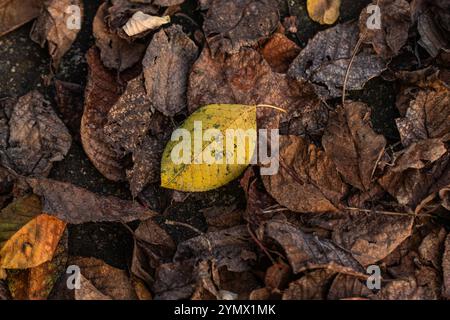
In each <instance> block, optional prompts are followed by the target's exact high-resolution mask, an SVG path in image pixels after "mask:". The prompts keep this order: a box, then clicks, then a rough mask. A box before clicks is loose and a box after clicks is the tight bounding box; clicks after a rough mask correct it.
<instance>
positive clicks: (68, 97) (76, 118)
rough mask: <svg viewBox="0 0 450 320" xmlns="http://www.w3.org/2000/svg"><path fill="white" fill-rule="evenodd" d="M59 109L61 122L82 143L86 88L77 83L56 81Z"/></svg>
mask: <svg viewBox="0 0 450 320" xmlns="http://www.w3.org/2000/svg"><path fill="white" fill-rule="evenodd" d="M55 90H56V102H57V109H58V111H59V113H60V114H61V120H62V121H63V122H64V123H65V125H66V126H67V128H68V129H69V130H70V132H71V133H72V135H73V138H74V139H75V140H77V141H80V136H79V135H80V125H81V117H82V115H83V102H84V99H83V95H84V92H83V91H84V88H83V87H82V86H81V85H79V84H76V83H71V82H65V81H60V80H55Z"/></svg>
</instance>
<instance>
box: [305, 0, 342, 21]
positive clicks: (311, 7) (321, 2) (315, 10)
mask: <svg viewBox="0 0 450 320" xmlns="http://www.w3.org/2000/svg"><path fill="white" fill-rule="evenodd" d="M306 6H307V9H308V14H309V17H310V18H311V19H312V20H313V21H315V22H318V23H320V24H333V23H335V22H336V21H337V19H338V18H339V11H340V7H341V0H308V1H307V3H306Z"/></svg>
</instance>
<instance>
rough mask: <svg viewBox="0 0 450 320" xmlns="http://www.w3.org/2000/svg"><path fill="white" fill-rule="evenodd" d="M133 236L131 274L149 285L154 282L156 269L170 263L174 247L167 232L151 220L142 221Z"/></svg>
mask: <svg viewBox="0 0 450 320" xmlns="http://www.w3.org/2000/svg"><path fill="white" fill-rule="evenodd" d="M134 235H135V246H134V251H133V261H132V266H131V272H132V273H133V274H134V275H135V276H137V277H138V278H140V279H142V280H143V281H145V282H146V283H147V284H149V285H150V284H152V283H153V281H154V272H155V270H156V268H157V267H159V266H160V265H162V264H163V263H169V262H171V259H172V257H173V254H174V253H175V249H176V245H175V243H174V241H173V240H172V238H171V237H170V236H169V235H168V234H167V232H166V231H165V230H164V229H162V228H161V227H160V226H159V225H158V224H157V223H156V222H154V221H153V220H152V219H148V220H145V221H142V222H141V223H140V225H139V227H138V228H137V229H136V230H135V232H134Z"/></svg>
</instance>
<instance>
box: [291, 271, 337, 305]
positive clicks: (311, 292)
mask: <svg viewBox="0 0 450 320" xmlns="http://www.w3.org/2000/svg"><path fill="white" fill-rule="evenodd" d="M335 275H336V272H335V271H333V270H328V269H320V270H316V271H312V272H309V273H307V274H306V275H304V276H303V277H301V278H300V279H298V280H296V281H293V282H291V283H290V284H289V288H287V289H286V290H285V291H284V292H283V300H324V299H326V297H327V291H328V287H329V286H330V284H331V281H333V278H334V276H335Z"/></svg>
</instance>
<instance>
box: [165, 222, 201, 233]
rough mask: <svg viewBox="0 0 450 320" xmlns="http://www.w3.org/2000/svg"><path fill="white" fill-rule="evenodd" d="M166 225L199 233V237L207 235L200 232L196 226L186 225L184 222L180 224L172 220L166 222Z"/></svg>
mask: <svg viewBox="0 0 450 320" xmlns="http://www.w3.org/2000/svg"><path fill="white" fill-rule="evenodd" d="M164 223H165V224H167V225H169V226H179V227H185V228H188V229H191V230H192V231H194V232H196V233H198V234H199V235H202V236H203V235H205V233H204V232H202V231H200V230H199V229H197V228H196V227H194V226H191V225H190V224H187V223H184V222H178V221H172V220H166V221H165V222H164Z"/></svg>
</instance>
